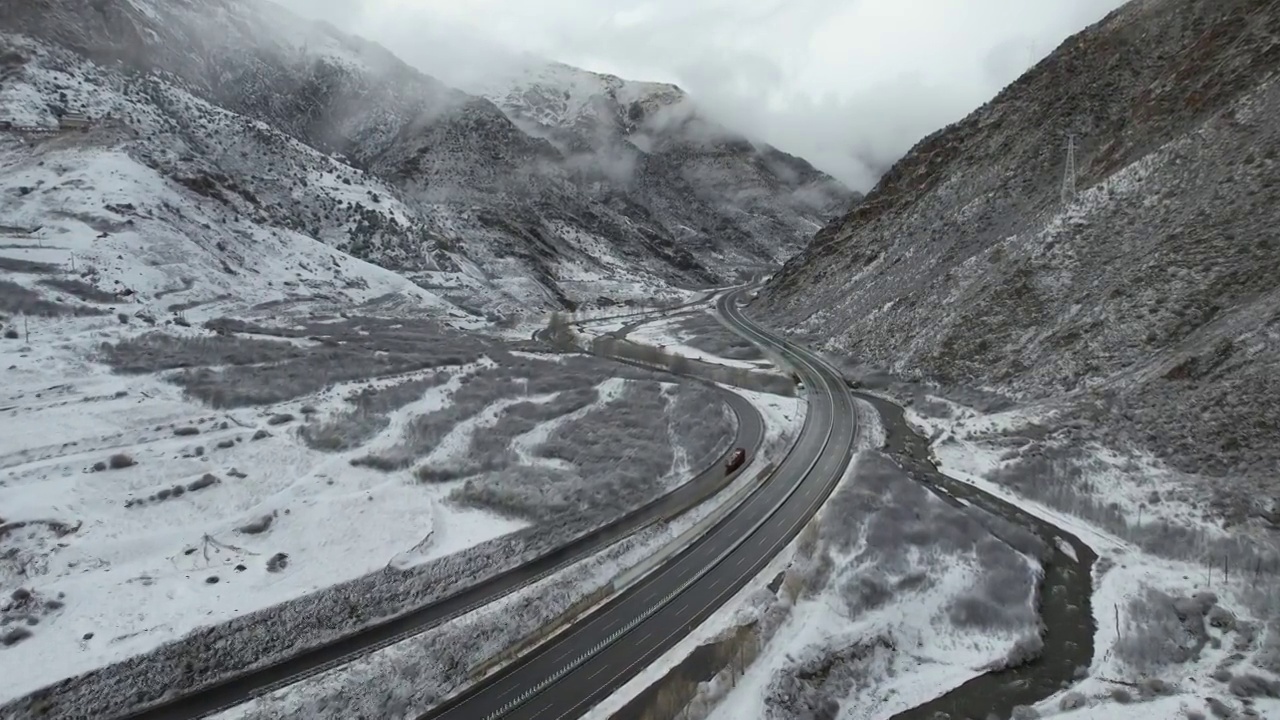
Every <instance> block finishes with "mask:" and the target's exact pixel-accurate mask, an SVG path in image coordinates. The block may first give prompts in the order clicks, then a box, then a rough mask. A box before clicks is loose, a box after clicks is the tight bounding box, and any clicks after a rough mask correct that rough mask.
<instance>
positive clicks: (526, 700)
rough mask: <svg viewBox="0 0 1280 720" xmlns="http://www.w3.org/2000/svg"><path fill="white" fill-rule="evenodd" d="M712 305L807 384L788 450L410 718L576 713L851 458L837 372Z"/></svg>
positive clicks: (745, 570) (619, 678)
mask: <svg viewBox="0 0 1280 720" xmlns="http://www.w3.org/2000/svg"><path fill="white" fill-rule="evenodd" d="M744 293H745V290H741V289H740V290H735V291H732V292H729V293H725V294H724V295H723V296H722V297H721V298H720V300H719V301H718V303H717V307H718V309H719V311H720V313H721V314H722V316H723V317H724V318H725V319H726V321H727V322H728V323H730V325H731V326H732V327H734V329H735V330H736V331H737V332H739V333H740V334H742V335H743V336H744V337H746V338H748V339H750V340H751V341H752V342H755V343H756V344H758V345H762V346H765V347H767V348H769V349H770V350H772V351H773V352H775V353H777V354H779V355H781V356H782V357H783V358H785V359H786V361H787V362H789V363H791V364H792V365H793V366H794V369H795V370H796V372H797V373H798V374H799V376H800V377H801V379H802V380H803V381H804V383H805V386H806V387H807V388H808V394H809V396H808V401H809V410H808V413H807V415H806V417H805V423H804V428H803V429H802V430H801V433H800V437H799V438H798V439H797V441H796V444H795V446H794V448H793V449H792V451H791V453H790V454H789V455H787V457H786V458H785V459H783V460H782V461H781V463H780V464H779V465H778V468H777V470H776V471H775V473H774V475H773V476H772V477H771V478H770V479H769V480H768V481H767V482H765V484H764V485H763V486H761V488H760V489H759V490H758V491H757V492H756V493H755V494H753V495H752V496H751V497H749V498H748V499H747V500H746V501H744V502H743V503H742V505H741V506H739V507H738V508H737V509H736V510H735V511H734V512H732V513H731V514H729V515H728V516H727V517H726V518H725V519H724V520H723V521H722V522H721V523H720V524H718V525H716V526H715V527H713V528H712V529H711V530H710V531H708V533H707V534H706V535H704V536H703V537H702V538H701V539H700V540H698V541H697V542H695V543H693V544H692V545H691V546H690V547H689V548H688V549H687V550H685V551H684V552H683V553H681V554H679V555H677V556H675V557H673V558H672V559H671V560H670V561H668V562H667V563H666V564H664V565H663V566H661V567H660V568H659V569H658V570H657V571H655V572H654V573H653V574H652V575H650V576H649V577H648V578H646V579H645V580H644V581H642V582H640V583H638V584H637V585H635V586H633V587H632V588H631V589H629V590H627V591H625V592H623V593H622V594H620V595H619V596H618V597H616V598H614V599H613V600H612V601H610V602H609V603H607V604H606V605H604V606H603V607H601V608H599V609H598V610H596V611H595V612H593V613H591V614H590V615H588V616H587V617H585V618H583V619H582V620H580V621H579V622H578V623H576V624H574V625H573V626H571V627H570V628H569V629H567V630H566V631H565V632H564V633H562V634H561V635H560V636H558V637H557V638H556V639H555V640H553V641H551V642H549V643H547V644H545V645H543V646H542V647H540V648H538V649H536V650H534V651H533V652H532V653H530V654H529V655H526V656H525V657H524V658H521V659H520V660H518V661H516V662H515V663H514V664H512V665H510V666H508V667H507V668H505V669H504V670H502V671H499V672H498V673H496V674H495V675H493V676H492V677H490V678H489V679H488V680H486V681H485V682H484V683H482V684H480V685H478V686H476V687H475V688H473V689H471V690H470V691H468V692H466V693H464V694H463V695H461V696H459V697H458V698H456V699H455V700H453V701H452V702H450V703H448V704H446V705H444V706H442V707H440V708H437V709H435V710H433V711H431V712H429V713H427V714H426V715H424V716H422V718H420V720H437V719H439V720H446V719H447V720H496V719H497V718H513V719H523V720H533V719H534V718H539V719H541V720H551V719H552V718H574V717H579V716H581V715H583V714H584V713H586V712H587V710H589V709H590V708H591V707H592V706H593V705H595V704H596V703H598V702H600V701H601V700H603V699H604V698H606V697H607V696H608V695H609V694H610V693H612V692H613V691H614V690H616V689H617V688H618V687H620V686H621V685H622V684H624V683H625V682H626V681H627V680H629V679H630V678H631V677H633V676H634V675H636V674H637V673H638V672H640V671H641V670H642V669H643V668H645V667H646V666H647V665H648V664H650V663H652V662H653V661H654V660H656V659H657V658H658V657H659V656H661V655H662V653H664V652H665V651H666V650H668V649H669V648H670V647H672V646H673V645H675V644H676V643H677V642H678V641H679V640H680V639H681V638H682V637H684V636H685V635H686V634H687V633H688V632H689V631H690V630H692V629H693V628H694V627H696V626H697V625H698V624H699V623H700V622H702V621H703V620H705V619H707V618H708V617H709V616H710V615H711V614H712V613H714V612H715V611H716V610H717V609H719V608H720V607H721V606H722V605H723V604H724V603H725V602H726V601H727V600H728V599H729V598H731V597H732V596H733V595H734V594H735V593H736V592H737V591H738V590H740V589H741V588H742V587H743V586H744V585H745V584H746V583H747V582H748V581H749V580H750V579H751V578H752V577H754V576H755V575H757V574H758V573H759V572H760V571H761V570H763V569H764V567H765V566H766V565H767V564H768V563H769V561H770V560H771V559H772V558H773V557H774V556H775V555H776V554H777V553H778V552H779V551H780V550H782V548H783V547H784V546H785V545H786V544H787V543H788V542H790V541H791V539H792V538H794V537H795V536H796V534H797V533H799V531H800V528H801V527H802V526H803V525H804V524H805V523H806V522H807V521H808V520H809V519H810V518H811V517H812V516H813V514H814V513H815V512H816V511H817V510H818V508H819V507H820V506H821V505H822V503H823V501H825V500H826V498H827V496H828V495H830V493H831V491H832V489H834V487H835V485H836V483H837V482H838V481H839V479H840V478H841V476H843V474H844V472H845V469H846V468H847V467H848V464H849V461H850V458H851V457H852V454H853V450H854V442H855V434H856V428H855V417H856V414H855V411H854V405H853V402H854V401H853V398H852V396H851V395H850V393H849V391H848V388H847V387H846V385H845V383H844V381H843V380H842V379H841V377H840V375H839V373H837V372H836V371H834V370H832V369H831V368H830V367H829V366H828V365H827V364H826V363H824V362H823V361H822V360H821V359H819V358H817V357H815V356H814V355H813V354H811V353H809V352H808V351H806V350H804V349H802V348H799V347H795V346H792V345H790V344H789V343H787V342H786V341H784V340H781V339H778V338H775V337H773V336H771V335H769V334H767V333H766V332H765V331H763V330H761V329H760V328H759V327H758V326H756V325H755V324H753V323H752V322H751V321H750V320H748V319H747V318H746V317H745V316H744V315H743V314H742V312H741V310H740V308H739V307H738V305H737V302H738V300H739V299H740V298H742V297H743V296H744Z"/></svg>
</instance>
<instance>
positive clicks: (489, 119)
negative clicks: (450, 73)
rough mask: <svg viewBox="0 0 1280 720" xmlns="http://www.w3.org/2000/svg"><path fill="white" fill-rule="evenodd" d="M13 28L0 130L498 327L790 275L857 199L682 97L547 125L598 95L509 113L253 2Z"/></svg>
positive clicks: (99, 12) (83, 10)
mask: <svg viewBox="0 0 1280 720" xmlns="http://www.w3.org/2000/svg"><path fill="white" fill-rule="evenodd" d="M0 13H2V14H3V15H4V17H5V18H6V20H5V24H4V27H3V31H4V33H5V34H4V36H3V44H4V51H5V52H4V54H5V57H6V63H7V65H8V68H9V69H8V70H7V71H6V73H5V80H4V81H3V85H0V115H3V117H0V119H10V120H13V121H15V122H18V123H31V124H38V125H51V124H53V123H54V122H55V121H56V120H55V118H56V116H57V115H58V114H60V113H61V112H64V111H68V110H70V111H81V112H85V113H87V114H89V115H90V116H91V117H93V118H94V119H95V122H96V129H95V131H94V132H93V133H90V134H89V135H88V136H86V137H85V138H83V139H82V143H88V144H90V145H93V146H95V147H105V148H109V149H119V150H122V151H123V152H124V153H125V154H126V155H127V156H129V157H131V158H134V159H136V160H137V161H138V163H139V164H141V165H142V166H145V167H147V168H150V169H152V170H155V171H156V172H159V173H160V174H161V175H163V176H166V177H169V178H171V179H173V180H174V181H175V182H177V183H179V184H182V185H186V186H187V187H188V188H189V189H190V190H191V192H192V193H193V197H192V202H197V203H206V204H207V202H208V201H209V200H212V201H213V203H214V205H215V206H218V207H219V208H220V210H221V211H223V212H225V213H226V214H228V215H229V216H230V217H233V218H245V219H247V220H248V221H249V222H251V223H252V224H254V225H256V226H260V227H271V228H281V227H283V228H288V229H289V230H292V231H297V232H298V233H300V234H302V235H304V236H307V237H310V238H315V239H319V240H321V241H323V242H325V243H327V244H330V245H332V246H334V247H337V248H339V249H340V250H343V251H346V252H349V253H351V254H353V255H355V256H357V257H360V258H364V259H367V260H370V261H372V262H374V263H377V264H379V265H382V266H383V267H386V268H389V269H392V270H395V271H398V272H401V273H402V274H405V275H406V276H408V277H411V278H413V279H414V280H416V281H417V282H418V283H419V284H420V285H422V286H424V287H427V288H429V289H431V290H433V291H435V292H438V293H440V294H442V295H444V296H446V297H448V298H449V299H451V300H453V301H454V302H457V303H459V304H461V305H463V306H466V307H476V308H478V309H480V310H484V311H489V310H493V311H498V312H502V311H504V310H511V309H513V308H519V307H528V306H530V305H533V306H564V305H572V304H575V303H578V302H582V301H590V300H594V299H595V298H596V297H597V296H600V295H609V296H619V295H627V294H631V295H640V296H652V295H653V294H655V293H658V292H660V291H661V288H663V287H665V286H668V285H670V284H686V285H687V284H700V283H712V282H717V281H719V280H722V279H724V278H726V277H728V276H731V275H732V273H733V272H734V271H735V270H736V269H738V268H740V267H743V266H749V265H760V264H769V263H774V262H777V261H780V260H781V259H782V258H783V257H785V256H786V255H787V254H788V253H789V252H791V251H792V250H794V249H795V248H797V247H798V246H799V244H800V243H801V242H802V240H803V238H804V237H805V236H806V235H807V234H808V233H809V232H810V231H811V230H812V228H813V226H814V225H816V224H818V223H821V222H823V221H825V220H826V219H828V218H829V217H831V216H832V215H833V214H835V213H836V212H837V211H838V210H842V209H844V207H846V206H847V203H848V202H849V201H850V200H851V199H852V194H851V193H850V192H849V191H848V190H847V189H845V188H843V187H842V186H840V185H839V184H838V183H836V182H835V181H834V180H831V179H830V178H828V177H826V176H825V175H822V174H821V173H818V172H817V171H815V170H814V169H813V168H812V167H810V166H809V165H808V164H807V163H805V162H804V161H802V160H799V159H797V158H792V157H790V156H787V155H785V154H782V153H780V152H778V151H776V150H774V149H772V148H769V147H767V146H762V145H755V144H752V143H750V142H747V141H745V140H743V139H742V138H740V137H737V136H736V135H735V134H733V133H731V132H729V131H727V130H725V129H723V128H720V127H718V126H715V125H713V124H710V123H707V122H705V121H701V120H699V119H698V118H697V115H696V113H692V112H688V111H687V108H689V107H691V104H690V103H689V102H688V100H687V98H685V97H684V96H683V94H682V93H680V92H679V91H678V90H675V89H674V88H667V87H664V86H650V85H645V84H635V83H623V82H622V81H618V80H617V79H616V78H614V79H601V82H602V84H601V85H600V87H601V92H600V93H596V94H591V93H588V94H587V95H586V97H588V98H589V99H590V102H589V103H588V104H589V105H590V106H591V107H592V108H594V109H595V111H596V112H595V114H594V115H590V116H588V115H586V114H581V113H579V114H578V115H576V116H574V117H573V118H570V117H569V116H568V115H562V116H561V117H560V118H559V119H558V120H553V121H547V119H546V118H540V119H536V120H535V119H531V115H530V114H527V113H526V112H524V109H530V112H534V111H533V110H531V108H533V106H534V105H536V103H534V102H533V99H534V98H535V96H536V95H537V94H538V93H542V94H544V95H546V96H547V97H550V96H551V95H554V94H555V93H556V92H559V93H560V95H559V96H557V97H576V96H575V95H574V91H573V90H572V89H570V88H567V87H565V88H561V87H558V86H557V85H556V83H557V82H562V81H563V80H564V79H565V78H569V79H570V80H571V81H572V82H578V80H579V79H580V78H582V77H587V74H585V73H582V72H581V71H576V70H573V69H570V68H563V67H560V66H557V67H558V72H559V74H558V75H555V76H553V77H549V78H548V77H544V78H542V81H541V83H540V84H538V85H536V86H534V85H530V86H527V87H526V90H527V92H525V93H524V94H523V97H525V98H526V102H525V103H524V105H519V104H518V103H516V102H515V101H514V99H513V98H514V95H507V96H505V97H507V99H509V100H511V102H504V103H503V106H502V107H501V108H499V107H498V106H497V105H495V104H494V103H492V102H490V101H489V100H486V99H484V98H482V97H479V96H475V95H469V94H467V93H464V92H461V91H459V90H454V89H452V88H449V87H446V86H444V85H443V84H441V83H440V82H438V81H436V80H434V79H433V78H431V77H429V76H427V75H424V74H423V73H420V72H418V71H417V70H414V69H413V68H411V67H409V66H408V65H406V64H404V63H402V62H400V61H399V60H398V59H396V58H395V57H394V56H392V55H391V54H390V53H388V52H387V51H386V50H384V49H383V48H381V47H380V46H377V45H374V44H372V43H369V42H366V41H363V40H360V39H358V38H354V37H351V36H348V35H345V34H343V33H341V32H339V31H338V30H336V29H334V28H332V27H330V26H327V25H324V24H322V23H311V22H308V21H303V20H301V19H299V18H297V17H294V16H292V15H290V14H289V13H288V12H287V11H285V10H283V9H281V8H279V7H278V6H275V5H274V4H271V3H269V2H265V1H262V0H177V1H175V2H159V1H158V0H92V1H90V0H71V1H70V2H68V1H64V0H35V1H32V2H29V1H27V0H2V1H0ZM535 87H536V88H537V89H536V90H535V89H534V88H535ZM575 87H576V86H575ZM610 88H629V90H627V91H626V92H624V93H623V100H618V99H617V95H616V93H615V94H610V93H611V92H613V90H610ZM513 92H514V91H513ZM611 103H612V104H611ZM673 107H679V108H682V109H685V110H684V115H682V116H681V118H680V119H679V121H677V122H671V121H670V113H669V112H667V111H668V110H670V109H671V108H673ZM104 119H105V122H104ZM606 120H607V122H606ZM618 123H621V124H618ZM104 127H108V128H110V129H111V131H110V132H109V133H108V132H105V131H104V130H103V128H104ZM326 178H327V180H326ZM195 196H201V197H195Z"/></svg>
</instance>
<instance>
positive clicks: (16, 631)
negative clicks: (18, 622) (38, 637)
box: [0, 626, 31, 647]
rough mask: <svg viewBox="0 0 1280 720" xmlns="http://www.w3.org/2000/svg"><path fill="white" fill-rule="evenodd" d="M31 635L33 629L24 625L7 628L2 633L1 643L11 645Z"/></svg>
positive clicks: (6, 645)
mask: <svg viewBox="0 0 1280 720" xmlns="http://www.w3.org/2000/svg"><path fill="white" fill-rule="evenodd" d="M29 637H31V631H30V630H28V629H26V628H24V627H22V626H18V627H14V628H10V629H9V630H6V631H5V633H4V634H3V635H0V645H4V646H5V647H11V646H13V645H17V644H18V643H20V642H22V641H23V640H26V639H27V638H29Z"/></svg>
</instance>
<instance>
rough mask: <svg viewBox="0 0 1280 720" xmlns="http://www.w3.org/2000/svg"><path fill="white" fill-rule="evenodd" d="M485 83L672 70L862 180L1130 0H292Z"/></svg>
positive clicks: (744, 118) (668, 78)
mask: <svg viewBox="0 0 1280 720" xmlns="http://www.w3.org/2000/svg"><path fill="white" fill-rule="evenodd" d="M283 3H284V4H285V5H287V6H289V7H291V8H292V9H294V10H295V11H298V12H300V13H303V14H307V15H311V16H314V17H320V18H323V19H327V20H330V21H331V22H333V23H334V24H335V25H337V26H338V27H340V28H342V29H345V30H349V31H351V32H355V33H358V34H360V35H363V36H365V37H368V38H369V39H372V40H375V41H377V42H380V43H382V44H384V45H386V46H387V47H388V48H389V49H391V50H392V51H393V52H395V53H396V54H398V55H400V56H401V57H402V58H403V59H405V60H406V61H408V62H410V63H411V64H414V65H416V66H417V67H419V68H421V69H422V70H424V71H425V72H428V73H430V74H432V75H435V76H437V77H439V78H440V79H441V80H443V81H445V82H446V83H450V84H453V85H457V86H461V87H464V88H467V87H476V86H478V85H480V84H482V83H483V81H484V79H485V78H489V77H493V76H495V75H499V76H500V75H503V74H505V73H508V72H510V71H511V70H512V69H513V68H515V67H518V66H520V65H522V64H524V63H528V62H529V61H530V57H531V56H536V57H542V58H548V59H552V60H559V61H561V62H565V63H568V64H571V65H577V66H579V67H585V68H587V69H591V70H596V71H600V72H608V73H612V74H615V75H619V76H621V77H625V78H628V79H634V80H653V81H661V82H674V83H676V84H678V85H680V86H681V87H682V88H684V89H685V90H686V91H688V92H689V93H690V94H691V95H693V96H694V98H695V99H696V101H697V103H698V105H699V107H701V108H704V109H705V111H706V112H707V113H708V114H710V115H711V116H713V117H714V118H716V119H718V120H720V121H721V122H723V123H724V124H726V125H728V126H730V127H732V128H734V129H736V130H740V131H742V132H745V133H747V134H749V135H751V136H753V137H756V138H759V139H761V140H764V141H766V142H769V143H771V144H773V145H776V146H778V147H779V148H781V149H783V150H786V151H788V152H791V153H794V154H797V155H800V156H802V157H804V158H805V159H807V160H809V161H810V162H812V163H813V164H814V165H816V166H818V167H819V168H821V169H823V170H826V171H828V172H830V173H832V174H833V175H836V176H837V177H839V178H840V179H841V180H843V181H845V182H846V183H847V184H849V185H850V186H851V187H854V188H856V189H859V190H867V189H869V188H870V186H871V185H872V184H874V182H875V180H876V178H878V177H879V175H880V174H881V173H882V172H883V171H884V170H885V169H886V168H887V167H888V166H889V165H891V164H892V163H893V162H894V160H896V159H897V158H898V157H900V156H901V155H902V154H903V153H905V152H906V151H907V150H908V149H910V147H911V146H912V145H913V144H914V143H915V142H916V141H917V140H919V139H920V138H921V137H923V136H924V135H926V134H928V133H930V132H932V131H933V130H936V129H938V128H940V127H942V126H944V125H946V124H947V123H950V122H954V121H955V120H958V119H960V118H962V117H963V116H964V115H966V114H967V113H968V112H970V111H971V110H973V109H974V108H976V107H978V106H979V105H981V104H982V103H983V102H985V101H986V100H988V99H989V98H990V97H992V96H993V95H994V94H995V93H996V92H998V91H999V90H1000V89H1001V88H1002V87H1004V86H1005V85H1006V84H1008V83H1009V82H1010V81H1011V80H1013V79H1014V78H1016V77H1017V76H1018V75H1019V74H1021V73H1022V72H1023V71H1024V70H1025V69H1026V68H1028V67H1029V66H1030V65H1031V64H1032V63H1033V62H1035V61H1037V60H1039V59H1040V58H1042V57H1043V56H1045V55H1047V54H1048V53H1049V52H1051V51H1052V50H1053V49H1054V48H1055V47H1056V46H1057V45H1058V44H1059V43H1060V42H1061V41H1062V40H1063V39H1065V38H1066V37H1067V36H1069V35H1070V34H1072V33H1074V32H1076V31H1078V30H1080V29H1082V28H1083V27H1085V26H1086V25H1088V24H1090V23H1092V22H1095V21H1097V20H1099V19H1101V18H1102V16H1103V15H1105V14H1106V13H1107V12H1108V11H1110V10H1112V9H1114V8H1116V7H1118V6H1120V5H1121V4H1122V0H1036V2H1034V3H1033V2H1027V0H964V1H963V2H961V1H960V0H910V1H909V2H908V1H907V0H695V1H694V2H690V0H541V1H540V2H536V3H531V2H525V1H523V0H468V1H467V2H457V1H456V0H283Z"/></svg>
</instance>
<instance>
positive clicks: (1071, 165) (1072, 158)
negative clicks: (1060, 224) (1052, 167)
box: [1062, 133, 1076, 205]
mask: <svg viewBox="0 0 1280 720" xmlns="http://www.w3.org/2000/svg"><path fill="white" fill-rule="evenodd" d="M1075 196H1076V136H1075V135H1073V134H1071V133H1067V167H1066V169H1065V170H1064V171H1063V173H1062V204H1063V205H1069V204H1071V201H1072V200H1074V199H1075Z"/></svg>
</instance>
